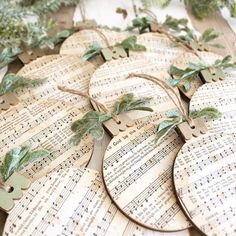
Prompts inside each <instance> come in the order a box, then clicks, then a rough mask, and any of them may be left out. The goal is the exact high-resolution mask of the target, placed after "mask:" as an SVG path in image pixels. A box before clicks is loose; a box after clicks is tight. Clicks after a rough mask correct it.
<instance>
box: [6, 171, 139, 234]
mask: <svg viewBox="0 0 236 236" xmlns="http://www.w3.org/2000/svg"><path fill="white" fill-rule="evenodd" d="M114 233H115V235H117V236H123V235H126V236H129V235H135V236H138V235H140V236H141V235H142V232H141V229H140V227H139V226H137V225H136V224H135V223H133V222H131V221H129V220H128V218H126V217H125V216H124V215H122V213H121V212H120V211H118V209H117V208H116V206H115V205H114V204H113V203H112V202H111V200H110V198H109V196H108V195H107V193H106V190H105V188H104V185H103V182H102V178H101V176H100V174H99V173H98V172H97V171H94V170H89V169H75V168H71V169H64V170H59V171H57V172H53V173H51V174H49V175H47V176H45V177H42V178H41V179H39V180H37V181H36V182H34V183H33V184H32V186H31V187H30V188H29V189H28V191H27V192H26V193H25V194H24V196H23V197H22V198H21V199H20V200H19V202H18V204H17V205H16V206H15V207H14V208H13V209H12V210H11V212H10V214H9V216H8V218H7V221H6V224H5V228H4V233H3V235H5V236H6V235H8V236H10V235H12V236H13V235H14V236H18V235H19V236H20V235H58V236H59V235H88V236H93V235H97V236H103V235H104V236H105V235H106V236H110V235H112V234H114Z"/></svg>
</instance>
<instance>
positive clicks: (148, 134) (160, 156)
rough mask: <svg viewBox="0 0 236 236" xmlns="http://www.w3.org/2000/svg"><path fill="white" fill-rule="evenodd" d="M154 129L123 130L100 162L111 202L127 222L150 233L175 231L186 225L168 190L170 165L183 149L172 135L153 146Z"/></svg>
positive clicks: (170, 182) (111, 143)
mask: <svg viewBox="0 0 236 236" xmlns="http://www.w3.org/2000/svg"><path fill="white" fill-rule="evenodd" d="M155 130H156V128H155V126H154V125H148V126H143V127H141V126H139V127H132V128H129V129H127V130H126V131H125V132H122V133H120V134H119V135H118V136H116V137H115V138H113V139H112V140H111V142H110V144H109V146H108V147H107V150H106V153H105V155H104V160H103V178H104V182H105V185H106V188H107V190H108V193H109V195H110V196H111V198H112V200H113V201H114V202H115V203H116V205H117V206H118V208H119V209H120V210H121V211H122V212H124V214H126V215H127V216H128V217H129V218H130V219H132V220H134V221H135V222H137V223H139V224H141V225H143V226H145V227H148V228H150V229H153V230H160V231H178V230H183V229H186V228H188V227H190V224H189V222H188V220H187V218H185V216H184V214H183V213H182V211H181V209H180V207H179V205H178V204H177V202H176V198H175V194H174V191H173V189H172V165H173V162H174V158H175V156H176V155H177V153H178V151H179V150H180V148H181V146H182V145H183V143H182V141H181V138H180V137H178V135H177V134H176V133H175V132H172V133H171V134H170V135H168V136H167V137H166V138H165V139H164V141H163V142H162V143H161V144H160V145H159V146H157V145H156V143H155V138H156V134H155Z"/></svg>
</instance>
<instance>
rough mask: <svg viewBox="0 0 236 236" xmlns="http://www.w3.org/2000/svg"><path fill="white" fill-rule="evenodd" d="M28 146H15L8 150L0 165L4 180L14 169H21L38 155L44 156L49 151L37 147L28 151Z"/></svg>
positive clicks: (38, 156)
mask: <svg viewBox="0 0 236 236" xmlns="http://www.w3.org/2000/svg"><path fill="white" fill-rule="evenodd" d="M30 149H31V147H30V146H21V147H16V148H14V149H12V150H10V151H9V152H8V153H7V154H6V155H5V158H4V161H3V163H2V165H1V167H0V172H1V178H2V180H3V181H4V182H5V181H6V180H7V179H8V178H9V177H10V176H11V175H12V174H13V173H14V172H15V171H19V170H21V169H22V168H23V167H25V166H26V165H28V164H29V163H31V162H33V161H35V160H36V159H38V158H40V157H46V156H48V155H49V154H50V153H49V151H48V150H45V149H39V150H34V151H30Z"/></svg>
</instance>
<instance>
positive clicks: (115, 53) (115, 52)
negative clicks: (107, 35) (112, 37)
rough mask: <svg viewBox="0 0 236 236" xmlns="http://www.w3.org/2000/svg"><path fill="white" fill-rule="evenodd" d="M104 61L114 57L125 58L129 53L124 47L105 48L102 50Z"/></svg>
mask: <svg viewBox="0 0 236 236" xmlns="http://www.w3.org/2000/svg"><path fill="white" fill-rule="evenodd" d="M101 54H102V57H103V59H104V61H110V60H112V59H118V58H120V57H121V58H124V57H127V56H128V53H127V52H126V51H125V49H124V48H121V47H113V48H103V49H102V51H101Z"/></svg>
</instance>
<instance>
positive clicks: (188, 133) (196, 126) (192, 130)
mask: <svg viewBox="0 0 236 236" xmlns="http://www.w3.org/2000/svg"><path fill="white" fill-rule="evenodd" d="M176 131H177V132H178V133H179V135H180V136H181V137H182V138H183V139H184V140H186V141H188V140H190V139H192V138H193V137H194V138H196V137H198V136H200V135H202V134H205V133H207V127H206V126H205V124H204V121H203V119H202V118H196V119H194V120H193V125H192V126H190V125H189V124H188V122H183V123H181V124H179V125H177V127H176Z"/></svg>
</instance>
